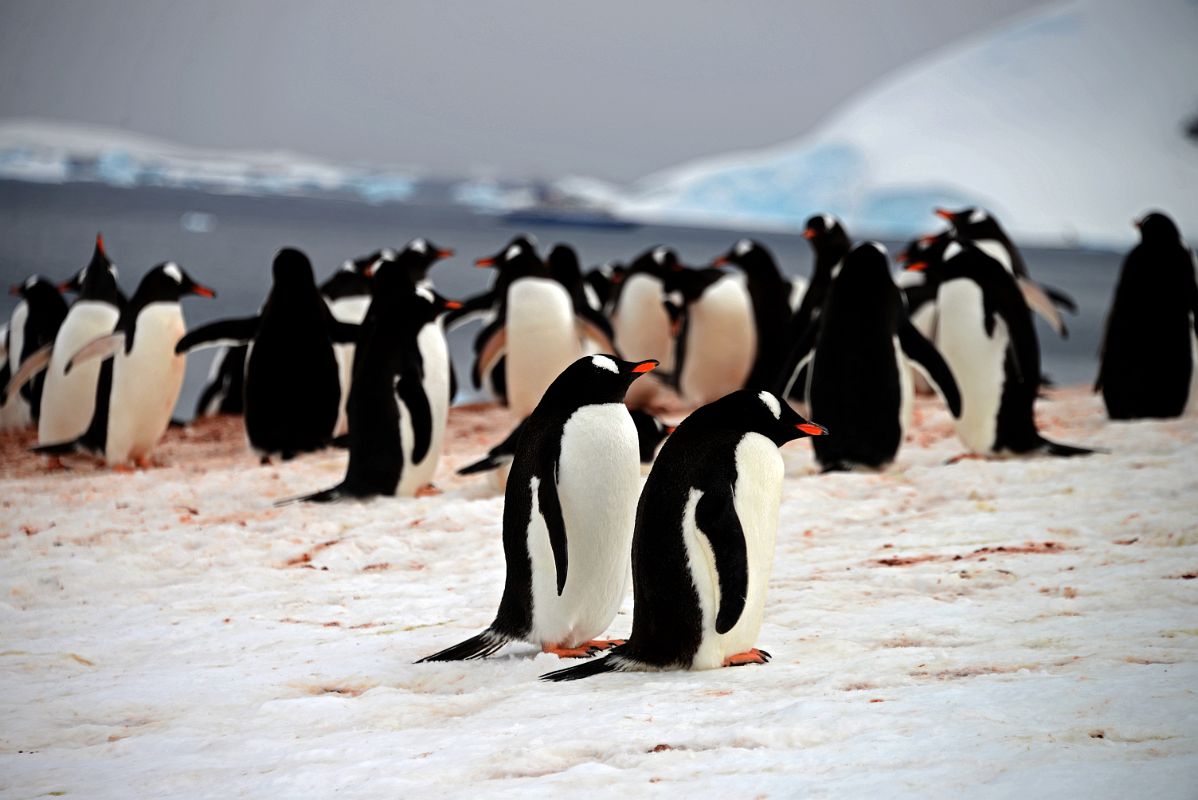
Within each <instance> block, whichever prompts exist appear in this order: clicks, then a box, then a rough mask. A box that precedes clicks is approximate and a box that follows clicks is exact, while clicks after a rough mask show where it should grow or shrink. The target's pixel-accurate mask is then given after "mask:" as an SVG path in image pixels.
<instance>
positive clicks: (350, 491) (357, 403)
mask: <svg viewBox="0 0 1198 800" xmlns="http://www.w3.org/2000/svg"><path fill="white" fill-rule="evenodd" d="M423 257H424V256H423V254H421V253H418V252H415V251H410V250H405V251H403V252H401V253H400V254H399V255H398V256H397V258H396V260H394V261H380V262H378V264H377V266H375V267H372V268H371V272H372V274H373V284H374V285H373V293H372V294H373V299H372V300H371V302H370V310H369V311H368V312H367V313H366V319H365V320H364V321H363V323H362V329H361V332H360V334H359V337H358V350H357V355H356V359H355V365H354V383H353V389H352V390H351V392H350V397H349V464H348V466H347V468H346V473H345V479H344V480H343V481H342V482H341V483H340V484H338V485H337V486H335V487H333V488H332V489H327V490H325V491H322V492H317V493H316V494H313V495H308V496H307V497H303V498H300V499H302V500H308V501H312V502H331V501H334V500H340V499H342V498H347V497H357V498H362V497H372V496H374V495H388V496H393V495H397V494H398V495H401V496H405V497H412V496H415V495H416V493H417V492H418V491H419V490H420V489H421V488H423V487H424V486H426V485H427V484H428V482H429V480H430V479H431V478H432V477H433V473H434V472H435V471H436V468H437V461H438V460H439V459H440V456H441V447H442V445H443V443H444V438H445V425H446V421H447V419H448V416H449V357H448V352H447V348H446V346H445V335H444V333H443V332H442V331H441V328H440V326H439V325H438V324H437V317H438V316H439V315H440V314H441V313H442V312H443V311H445V310H447V309H450V308H454V307H456V306H457V305H458V304H457V303H454V302H452V301H448V300H445V299H444V298H442V297H439V296H437V295H436V294H434V293H433V291H432V290H430V289H428V288H427V287H425V286H417V285H415V284H413V283H412V278H411V273H410V270H409V267H410V262H411V261H413V260H418V259H422V258H423ZM438 343H439V346H438Z"/></svg>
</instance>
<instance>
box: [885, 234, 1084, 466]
mask: <svg viewBox="0 0 1198 800" xmlns="http://www.w3.org/2000/svg"><path fill="white" fill-rule="evenodd" d="M907 269H909V270H917V271H918V270H921V269H922V270H924V271H926V272H928V278H929V280H931V281H933V282H934V283H935V285H936V286H937V291H936V306H937V316H938V321H937V344H938V347H939V349H940V353H941V355H943V356H944V360H945V361H946V362H948V366H949V368H950V369H951V370H952V373H953V377H954V378H956V381H957V387H958V389H959V390H960V393H961V415H960V417H958V418H957V420H956V428H957V436H958V437H959V438H960V439H961V441H962V443H964V445H965V446H966V447H967V448H968V449H969V451H970V452H971V453H973V454H975V455H980V456H989V455H1008V454H1024V453H1034V452H1041V453H1047V454H1049V455H1056V456H1074V455H1084V454H1087V453H1090V452H1092V451H1091V450H1086V449H1084V448H1080V447H1073V446H1070V445H1064V444H1057V443H1056V442H1051V441H1049V440H1047V439H1045V438H1044V437H1043V436H1041V435H1040V432H1039V431H1038V430H1037V429H1036V420H1035V413H1034V410H1033V406H1034V404H1035V402H1036V395H1037V393H1038V389H1039V386H1040V345H1039V343H1038V341H1037V339H1036V330H1035V327H1034V326H1033V324H1032V317H1031V311H1030V310H1029V309H1028V306H1027V302H1026V301H1025V300H1024V299H1023V294H1022V293H1021V292H1020V290H1019V286H1018V284H1017V283H1016V282H1015V276H1014V275H1013V274H1012V273H1010V272H1008V271H1007V270H1006V269H1005V268H1004V267H1003V266H1002V264H1000V263H999V262H998V261H996V260H995V259H993V258H991V257H990V256H988V255H987V254H986V253H984V252H983V251H982V250H981V249H980V248H978V247H977V246H976V245H974V244H972V243H970V242H962V241H952V242H950V243H949V244H948V245H947V247H946V248H945V250H944V253H943V257H942V258H941V260H940V261H939V262H938V263H931V264H921V263H916V264H911V265H909V266H908V267H907ZM942 388H943V387H942Z"/></svg>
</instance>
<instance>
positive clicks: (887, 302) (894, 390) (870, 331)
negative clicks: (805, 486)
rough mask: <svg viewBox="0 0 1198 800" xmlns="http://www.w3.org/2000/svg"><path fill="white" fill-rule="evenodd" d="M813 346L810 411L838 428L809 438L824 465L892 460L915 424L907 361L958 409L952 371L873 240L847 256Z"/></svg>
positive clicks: (871, 465) (830, 467) (862, 464)
mask: <svg viewBox="0 0 1198 800" xmlns="http://www.w3.org/2000/svg"><path fill="white" fill-rule="evenodd" d="M814 353H815V355H814V357H813V358H812V361H811V364H810V366H809V368H808V374H809V376H810V385H809V387H808V390H807V395H808V397H809V398H810V402H811V415H812V416H813V417H816V418H817V419H819V420H821V421H822V422H824V423H827V424H828V426H829V427H831V428H832V430H835V431H836V436H828V437H823V436H821V437H819V438H817V439H814V440H813V441H812V444H813V445H814V449H815V459H816V461H817V462H818V463H819V465H820V466H821V467H822V469H823V471H824V472H830V471H834V470H851V469H854V468H857V467H864V468H868V469H881V468H883V467H885V466H887V465H888V464H890V462H892V461H893V460H894V457H895V455H896V454H897V453H898V449H899V446H900V444H901V443H902V441H903V435H904V434H905V432H906V429H907V427H908V426H909V425H910V418H911V400H912V385H911V380H910V370H909V368H908V362H909V361H910V362H912V363H914V364H915V365H917V366H918V367H919V368H921V369H922V370H923V371H924V373H925V374H926V375H927V376H928V377H929V380H930V381H931V383H932V384H933V385H934V386H937V387H938V388H939V389H940V391H941V394H942V395H943V396H944V400H945V403H946V404H947V405H948V407H949V410H950V411H951V412H952V414H953V416H954V417H959V416H960V414H961V396H960V394H959V392H958V390H957V384H956V381H955V380H954V379H953V375H952V372H951V371H950V370H949V368H948V365H947V364H946V363H945V362H944V359H943V358H942V357H941V356H940V354H939V352H937V350H936V348H935V347H934V346H933V345H932V343H931V342H929V341H928V340H927V339H925V338H924V337H923V336H921V335H920V333H919V331H917V330H916V329H915V327H914V326H913V325H912V324H911V321H910V320H909V319H908V318H907V316H906V314H905V313H904V312H903V307H902V298H901V296H900V294H899V290H898V288H897V287H896V286H895V285H894V282H893V280H892V279H891V277H890V269H889V265H888V263H887V258H886V250H885V248H883V247H882V246H881V245H880V244H877V243H876V242H867V243H865V244H862V245H859V246H858V247H856V248H855V249H854V250H853V251H852V252H850V253H849V255H848V256H847V257H846V258H845V260H844V266H843V267H842V269H841V271H840V274H839V275H838V276H837V278H836V280H835V281H834V282H833V283H832V286H831V288H830V290H829V292H828V295H827V299H826V302H825V304H824V311H823V314H822V316H821V322H820V331H819V337H818V341H817V342H816V346H815V350H814Z"/></svg>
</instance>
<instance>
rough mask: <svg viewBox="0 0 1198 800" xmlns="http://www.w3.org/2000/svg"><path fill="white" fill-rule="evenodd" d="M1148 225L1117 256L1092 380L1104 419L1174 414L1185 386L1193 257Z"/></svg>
mask: <svg viewBox="0 0 1198 800" xmlns="http://www.w3.org/2000/svg"><path fill="white" fill-rule="evenodd" d="M1150 226H1151V223H1150V222H1149V221H1148V220H1146V221H1145V225H1144V228H1145V230H1144V241H1142V242H1141V243H1140V244H1138V245H1137V246H1136V247H1135V248H1133V249H1132V251H1131V252H1130V253H1128V255H1127V258H1126V259H1125V260H1124V262H1123V269H1122V271H1121V272H1120V274H1119V282H1118V284H1117V285H1116V287H1115V296H1114V300H1113V301H1112V304H1111V310H1110V314H1109V315H1108V317H1107V327H1106V336H1105V339H1104V341H1103V347H1102V361H1101V365H1100V367H1099V376H1098V387H1099V388H1101V389H1102V396H1103V400H1104V402H1105V403H1106V407H1107V413H1108V414H1109V415H1110V417H1111V418H1112V419H1136V418H1141V417H1176V416H1179V415H1180V414H1181V413H1182V412H1183V411H1184V410H1185V406H1186V402H1187V400H1188V398H1189V393H1190V382H1191V378H1192V375H1193V369H1194V365H1193V353H1192V350H1191V340H1192V337H1193V336H1194V326H1193V324H1192V323H1191V314H1195V315H1198V299H1196V298H1198V287H1196V286H1195V277H1194V262H1193V258H1192V255H1191V253H1190V252H1189V251H1188V249H1187V248H1186V247H1185V246H1184V245H1183V244H1182V243H1181V241H1180V237H1177V238H1173V237H1170V236H1167V235H1154V234H1155V232H1154V231H1153V230H1152V228H1151V227H1150ZM1174 230H1176V229H1175V228H1174ZM1196 318H1198V317H1196Z"/></svg>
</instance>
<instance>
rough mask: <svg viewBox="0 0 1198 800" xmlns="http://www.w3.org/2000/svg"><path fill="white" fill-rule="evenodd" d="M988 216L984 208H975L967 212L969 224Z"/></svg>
mask: <svg viewBox="0 0 1198 800" xmlns="http://www.w3.org/2000/svg"><path fill="white" fill-rule="evenodd" d="M988 216H990V215H989V214H987V213H986V210H985V209H984V208H975V209H974V210H973V211H972V212H971V213H970V214H969V224H970V225H975V224H977V223H979V222H981V221H982V220H984V219H986V217H988Z"/></svg>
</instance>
